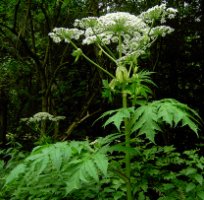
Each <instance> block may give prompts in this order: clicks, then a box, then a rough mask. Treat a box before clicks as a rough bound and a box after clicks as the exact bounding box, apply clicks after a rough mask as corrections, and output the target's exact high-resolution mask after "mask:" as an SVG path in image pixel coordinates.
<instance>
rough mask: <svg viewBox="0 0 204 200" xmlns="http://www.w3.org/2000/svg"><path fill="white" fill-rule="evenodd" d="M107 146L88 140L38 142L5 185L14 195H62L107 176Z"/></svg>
mask: <svg viewBox="0 0 204 200" xmlns="http://www.w3.org/2000/svg"><path fill="white" fill-rule="evenodd" d="M106 148H107V147H105V146H103V147H101V148H100V149H98V148H95V147H94V146H91V145H90V144H89V143H88V141H84V142H77V141H72V142H69V143H68V142H59V143H56V144H50V145H45V146H38V147H36V148H34V150H33V151H32V153H31V154H30V155H29V156H28V157H27V158H26V159H25V160H23V161H22V162H21V163H19V164H18V165H17V166H16V167H15V168H14V169H13V170H12V171H11V172H10V174H9V175H8V176H7V177H6V181H5V185H4V188H3V189H4V190H5V192H7V193H9V194H10V195H11V197H10V198H11V199H27V198H28V197H29V199H34V198H35V199H37V198H40V199H49V198H53V199H62V198H63V197H64V196H68V195H69V194H70V193H72V192H73V191H75V190H79V189H80V188H83V187H84V186H86V185H87V186H88V185H90V184H92V183H97V182H99V177H101V176H107V167H108V158H107V156H106V151H107V149H106ZM56 180H57V181H56Z"/></svg>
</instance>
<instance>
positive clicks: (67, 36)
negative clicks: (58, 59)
mask: <svg viewBox="0 0 204 200" xmlns="http://www.w3.org/2000/svg"><path fill="white" fill-rule="evenodd" d="M83 34H84V31H82V30H79V29H77V28H54V29H53V32H51V33H49V34H48V35H49V36H50V37H51V38H52V39H53V41H54V42H55V43H59V42H61V41H62V40H64V41H65V42H67V43H69V42H70V40H72V39H75V40H78V39H79V38H80V36H81V35H83Z"/></svg>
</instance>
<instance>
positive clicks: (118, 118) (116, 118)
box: [103, 107, 134, 131]
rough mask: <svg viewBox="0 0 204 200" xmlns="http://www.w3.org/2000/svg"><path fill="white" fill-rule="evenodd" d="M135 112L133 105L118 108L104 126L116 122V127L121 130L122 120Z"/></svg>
mask: <svg viewBox="0 0 204 200" xmlns="http://www.w3.org/2000/svg"><path fill="white" fill-rule="evenodd" d="M133 112H134V108H133V107H130V108H121V109H118V110H117V111H116V112H115V114H113V115H112V116H111V117H109V119H108V120H107V121H106V122H105V124H104V125H103V126H104V127H106V126H107V125H109V124H114V125H115V126H116V128H117V129H118V130H119V131H120V126H121V124H122V122H123V121H124V119H128V118H130V116H131V113H133Z"/></svg>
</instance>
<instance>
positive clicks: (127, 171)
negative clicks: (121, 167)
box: [122, 90, 133, 200]
mask: <svg viewBox="0 0 204 200" xmlns="http://www.w3.org/2000/svg"><path fill="white" fill-rule="evenodd" d="M122 104H123V108H127V93H126V92H125V91H124V90H123V91H122ZM124 125H125V130H124V133H125V146H126V147H127V148H129V147H130V131H129V128H128V120H127V119H125V120H124ZM130 173H131V166H130V153H129V152H126V153H125V174H126V177H127V182H126V189H127V200H133V198H132V191H131V182H130Z"/></svg>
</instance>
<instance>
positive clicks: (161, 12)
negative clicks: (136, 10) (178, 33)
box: [140, 4, 178, 24]
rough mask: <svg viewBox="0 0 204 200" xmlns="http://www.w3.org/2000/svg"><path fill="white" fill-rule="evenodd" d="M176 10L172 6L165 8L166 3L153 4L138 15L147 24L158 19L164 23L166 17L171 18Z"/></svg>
mask: <svg viewBox="0 0 204 200" xmlns="http://www.w3.org/2000/svg"><path fill="white" fill-rule="evenodd" d="M177 12H178V11H177V10H176V9H174V8H167V7H166V4H161V5H160V6H158V5H157V6H154V7H152V8H150V9H148V10H147V11H146V12H143V13H141V14H140V17H141V18H142V19H143V20H144V21H145V22H146V23H149V24H152V23H153V22H154V21H157V20H160V22H161V23H165V22H166V19H173V18H174V17H175V16H176V14H177Z"/></svg>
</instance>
